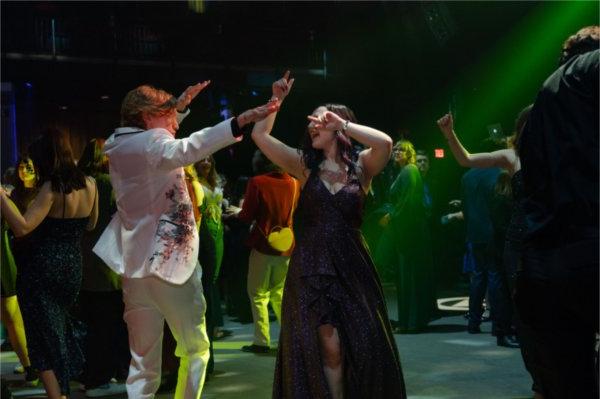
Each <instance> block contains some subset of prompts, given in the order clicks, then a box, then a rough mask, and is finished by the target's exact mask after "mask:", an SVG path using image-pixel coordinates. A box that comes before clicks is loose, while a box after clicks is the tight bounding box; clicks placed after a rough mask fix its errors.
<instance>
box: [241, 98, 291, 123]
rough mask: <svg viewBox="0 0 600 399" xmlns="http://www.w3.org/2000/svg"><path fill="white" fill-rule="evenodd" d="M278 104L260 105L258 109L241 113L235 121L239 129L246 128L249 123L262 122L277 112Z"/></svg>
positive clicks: (271, 102)
mask: <svg viewBox="0 0 600 399" xmlns="http://www.w3.org/2000/svg"><path fill="white" fill-rule="evenodd" d="M279 104H280V103H279V102H278V101H276V102H273V101H269V102H268V103H266V104H264V105H261V106H260V107H256V108H252V109H249V110H248V111H245V112H242V113H241V114H240V115H239V116H238V117H237V118H236V119H237V123H238V126H239V127H240V128H242V127H244V126H246V125H247V124H249V123H254V122H258V121H262V120H263V119H265V118H266V117H267V116H269V115H270V114H272V113H273V112H277V111H278V110H279Z"/></svg>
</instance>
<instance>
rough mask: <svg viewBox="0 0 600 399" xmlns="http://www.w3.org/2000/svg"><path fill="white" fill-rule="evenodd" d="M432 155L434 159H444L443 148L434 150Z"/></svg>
mask: <svg viewBox="0 0 600 399" xmlns="http://www.w3.org/2000/svg"><path fill="white" fill-rule="evenodd" d="M434 154H435V157H436V158H444V149H443V148H436V149H435V150H434Z"/></svg>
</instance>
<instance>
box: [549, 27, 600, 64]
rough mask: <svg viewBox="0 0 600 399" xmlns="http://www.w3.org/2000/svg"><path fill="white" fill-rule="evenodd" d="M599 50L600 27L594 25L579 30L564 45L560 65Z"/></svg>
mask: <svg viewBox="0 0 600 399" xmlns="http://www.w3.org/2000/svg"><path fill="white" fill-rule="evenodd" d="M598 48H600V26H598V25H592V26H586V27H585V28H582V29H579V31H577V33H575V34H574V35H571V36H569V37H568V38H567V40H565V42H564V43H563V46H562V53H561V57H560V61H559V65H563V64H564V63H565V62H567V61H569V60H570V59H571V58H573V57H574V56H576V55H578V54H583V53H587V52H588V51H593V50H597V49H598Z"/></svg>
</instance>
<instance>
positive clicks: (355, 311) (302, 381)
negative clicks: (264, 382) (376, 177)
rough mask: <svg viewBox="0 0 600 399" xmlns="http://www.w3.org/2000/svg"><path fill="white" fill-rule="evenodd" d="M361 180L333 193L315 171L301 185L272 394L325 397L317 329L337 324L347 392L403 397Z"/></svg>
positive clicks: (296, 398)
mask: <svg viewBox="0 0 600 399" xmlns="http://www.w3.org/2000/svg"><path fill="white" fill-rule="evenodd" d="M364 199H365V194H364V191H363V190H362V188H361V186H360V183H359V181H358V179H352V180H351V181H350V182H349V183H348V184H347V185H346V186H344V187H343V188H342V189H341V190H340V191H338V192H337V193H336V194H331V193H330V192H329V191H328V190H327V188H326V187H325V185H324V184H323V182H322V181H321V179H320V178H319V177H318V176H317V175H316V174H311V176H310V177H309V179H308V181H307V182H306V185H305V186H304V189H303V190H302V193H301V196H300V201H299V205H298V210H297V212H296V216H295V219H296V220H297V222H298V223H297V226H296V248H295V249H294V252H293V254H292V258H291V261H290V266H289V271H288V275H287V279H286V282H285V289H284V294H283V304H282V321H281V334H280V337H279V352H278V354H277V365H276V368H275V380H274V384H273V398H290V399H291V398H293V399H304V398H306V399H315V398H330V397H331V395H330V393H329V388H328V385H327V380H326V379H325V375H324V373H323V366H322V362H321V354H320V351H319V340H318V333H317V329H318V327H319V326H320V325H323V324H332V325H334V326H335V327H337V329H338V332H339V335H340V340H341V347H342V358H343V369H344V397H345V398H346V399H348V398H369V399H375V398H406V392H405V387H404V380H403V376H402V369H401V367H400V358H399V355H398V349H397V348H396V343H395V341H394V335H393V334H392V332H391V327H390V322H389V320H388V315H387V309H386V305H385V301H384V298H383V292H382V289H381V284H380V282H379V277H378V276H377V273H376V271H375V267H374V266H373V262H372V260H371V257H370V256H369V253H368V251H367V249H366V247H365V245H364V241H363V237H362V235H361V233H360V230H359V228H360V225H361V222H362V212H363V203H364Z"/></svg>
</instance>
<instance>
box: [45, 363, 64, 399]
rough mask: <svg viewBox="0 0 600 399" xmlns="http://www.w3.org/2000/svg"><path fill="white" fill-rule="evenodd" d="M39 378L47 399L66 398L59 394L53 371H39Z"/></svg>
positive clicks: (58, 386)
mask: <svg viewBox="0 0 600 399" xmlns="http://www.w3.org/2000/svg"><path fill="white" fill-rule="evenodd" d="M40 378H41V379H42V382H43V383H44V389H46V394H47V395H48V399H64V398H66V396H64V395H61V393H60V385H58V380H57V379H56V375H55V374H54V371H53V370H44V371H40Z"/></svg>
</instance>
